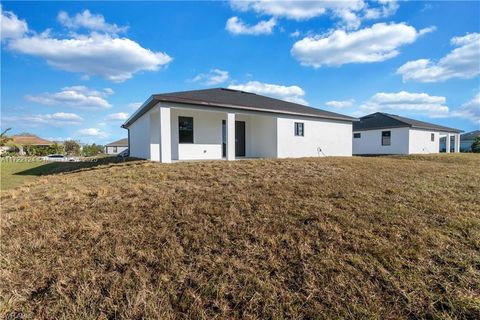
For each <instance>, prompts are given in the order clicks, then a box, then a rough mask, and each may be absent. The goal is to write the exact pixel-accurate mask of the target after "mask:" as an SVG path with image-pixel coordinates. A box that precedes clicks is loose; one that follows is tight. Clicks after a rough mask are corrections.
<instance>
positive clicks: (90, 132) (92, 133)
mask: <svg viewBox="0 0 480 320" xmlns="http://www.w3.org/2000/svg"><path fill="white" fill-rule="evenodd" d="M77 134H78V135H79V136H82V137H91V138H106V137H108V133H106V132H105V131H102V130H100V129H97V128H87V129H81V130H78V131H77Z"/></svg>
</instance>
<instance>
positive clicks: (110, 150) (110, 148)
mask: <svg viewBox="0 0 480 320" xmlns="http://www.w3.org/2000/svg"><path fill="white" fill-rule="evenodd" d="M126 149H128V147H117V152H114V147H105V153H106V154H119V153H120V152H122V151H124V150H126Z"/></svg>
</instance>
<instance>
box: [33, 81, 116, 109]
mask: <svg viewBox="0 0 480 320" xmlns="http://www.w3.org/2000/svg"><path fill="white" fill-rule="evenodd" d="M111 94H113V90H112V89H110V88H105V89H104V90H103V91H98V90H92V89H88V88H87V87H85V86H72V87H65V88H62V90H61V91H59V92H55V93H48V92H46V93H43V94H41V95H37V96H34V95H28V96H26V97H25V98H26V99H27V100H28V101H31V102H35V103H40V104H43V105H52V106H54V105H59V106H65V107H74V108H94V109H104V108H110V107H111V106H112V105H111V104H110V103H109V102H108V101H107V100H106V99H105V98H106V97H107V96H109V95H111Z"/></svg>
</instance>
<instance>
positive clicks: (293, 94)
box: [228, 81, 308, 105]
mask: <svg viewBox="0 0 480 320" xmlns="http://www.w3.org/2000/svg"><path fill="white" fill-rule="evenodd" d="M228 88H230V89H235V90H241V91H246V92H252V93H257V94H261V95H265V96H269V97H272V98H277V99H281V100H286V101H290V102H294V103H300V104H304V105H308V102H307V101H306V100H305V99H304V96H305V91H304V90H303V89H302V88H300V87H299V86H282V85H278V84H269V83H263V82H259V81H249V82H247V83H245V84H237V85H229V86H228Z"/></svg>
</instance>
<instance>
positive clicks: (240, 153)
mask: <svg viewBox="0 0 480 320" xmlns="http://www.w3.org/2000/svg"><path fill="white" fill-rule="evenodd" d="M235 157H245V121H235Z"/></svg>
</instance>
